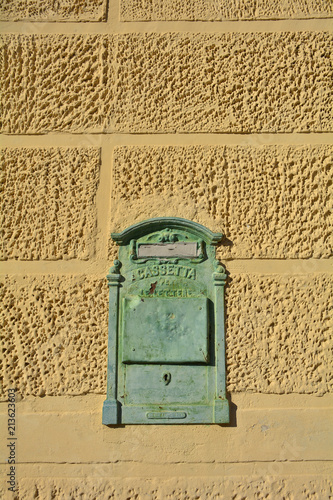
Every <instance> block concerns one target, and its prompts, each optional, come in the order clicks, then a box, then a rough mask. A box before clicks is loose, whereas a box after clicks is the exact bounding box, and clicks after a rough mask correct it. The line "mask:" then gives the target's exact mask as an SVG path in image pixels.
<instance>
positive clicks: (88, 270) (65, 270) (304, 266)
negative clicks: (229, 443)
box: [0, 259, 333, 277]
mask: <svg viewBox="0 0 333 500" xmlns="http://www.w3.org/2000/svg"><path fill="white" fill-rule="evenodd" d="M222 262H224V264H225V266H226V269H227V271H228V272H229V273H230V274H267V275H271V274H279V275H280V274H286V275H312V274H316V273H332V271H333V266H332V260H331V259H286V260H279V259H235V260H230V261H223V259H222ZM111 265H112V262H111V261H110V260H96V261H80V260H63V261H62V260H58V261H18V260H11V261H9V260H8V261H2V262H0V274H2V275H5V274H11V275H19V274H21V275H24V274H59V275H61V274H85V275H96V276H98V277H105V276H106V274H107V272H108V269H109V267H110V266H111Z"/></svg>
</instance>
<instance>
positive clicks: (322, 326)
mask: <svg viewBox="0 0 333 500" xmlns="http://www.w3.org/2000/svg"><path fill="white" fill-rule="evenodd" d="M272 297H273V300H272ZM0 298H1V304H2V311H3V317H2V321H3V324H4V329H3V332H4V333H3V336H4V339H3V345H4V346H5V347H4V352H3V354H4V360H5V361H4V365H5V366H4V370H3V373H4V377H5V379H4V384H3V390H4V391H6V389H7V387H8V386H9V387H13V386H14V387H16V388H17V390H18V392H19V394H21V395H23V396H25V395H29V394H30V395H31V394H32V395H44V394H47V395H61V394H68V395H75V394H85V393H88V392H91V393H101V394H103V393H105V391H106V387H105V381H106V361H107V312H108V292H107V284H106V280H105V279H93V278H89V277H84V276H76V277H75V276H65V275H63V276H52V275H49V276H30V277H29V276H27V277H24V278H19V277H7V278H6V279H4V284H3V286H2V287H1V297H0ZM330 299H331V291H330V279H329V276H326V275H322V274H314V275H310V276H309V277H293V278H287V277H286V278H281V277H277V276H273V275H272V276H260V275H258V276H255V275H252V276H249V275H237V276H234V277H233V279H232V281H231V283H230V286H229V287H228V289H227V303H226V308H227V309H226V310H227V340H226V342H227V377H228V386H227V388H228V391H231V392H242V391H244V392H262V393H272V394H282V393H291V392H295V393H303V394H304V393H305V394H318V395H321V394H324V393H326V392H330V391H331V390H332V387H331V385H332V373H331V372H330V369H329V366H330V359H331V357H330V342H329V318H328V312H327V311H328V307H329V303H330Z"/></svg>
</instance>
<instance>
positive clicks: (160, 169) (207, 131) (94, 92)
mask: <svg viewBox="0 0 333 500" xmlns="http://www.w3.org/2000/svg"><path fill="white" fill-rule="evenodd" d="M331 17H332V5H331V3H330V2H328V1H326V0H306V1H298V0H293V1H290V2H276V1H274V0H265V1H263V0H262V1H248V2H245V1H241V0H240V1H236V0H234V1H232V2H229V3H226V2H222V1H220V0H188V1H186V2H184V1H178V0H165V1H162V0H145V1H143V0H109V2H107V0H84V1H83V0H82V1H79V2H77V1H71V0H67V1H65V0H61V1H59V2H50V1H46V2H45V1H44V2H41V1H25V2H23V1H20V0H14V1H9V0H7V1H4V2H3V3H2V5H1V7H0V19H1V21H2V22H1V23H0V24H1V32H2V36H1V71H0V79H1V88H2V91H3V92H2V93H3V99H2V110H1V123H0V130H1V132H2V139H1V163H2V165H3V168H2V174H1V175H2V177H1V178H2V182H1V186H2V197H1V202H0V203H1V234H2V242H1V251H0V258H1V287H0V295H1V319H2V325H3V329H2V344H3V352H2V357H1V359H0V363H1V378H2V380H1V384H0V397H1V404H0V422H1V436H2V438H1V465H0V467H1V469H2V471H3V473H4V477H5V476H6V474H8V473H9V464H8V463H7V460H8V453H9V452H8V448H7V447H6V444H7V439H6V437H7V435H8V429H7V427H8V426H7V424H8V415H7V398H8V390H10V389H16V437H17V441H16V464H15V467H16V478H15V481H16V489H17V490H18V491H17V492H16V493H11V492H10V491H8V489H7V488H8V484H6V482H4V483H3V484H1V485H0V495H1V497H3V498H9V499H15V500H16V499H19V500H21V499H24V500H28V499H30V498H37V499H43V500H44V499H50V498H55V499H58V498H59V499H68V498H75V499H76V498H83V499H89V500H90V499H91V500H93V499H95V498H98V499H104V498H105V499H107V498H114V499H116V500H118V499H120V500H134V499H138V500H141V499H143V500H150V499H152V500H164V499H168V500H174V499H175V500H192V499H193V500H194V499H200V500H204V499H207V500H208V499H225V500H229V499H230V500H231V499H241V498H242V499H249V500H252V499H255V498H256V499H264V498H266V499H269V500H276V499H278V500H279V499H281V500H282V499H292V498H295V499H297V500H298V499H309V500H310V499H313V498H318V499H320V500H322V499H329V498H330V497H331V496H332V494H333V492H332V483H331V482H330V462H329V461H330V460H331V459H332V449H333V443H332V436H331V434H330V425H331V420H332V417H331V416H332V412H331V408H332V378H333V377H332V369H331V361H332V354H331V347H332V344H331V340H330V329H331V326H332V324H331V318H330V310H331V308H332V287H331V282H332V279H331V271H332V269H331V260H330V257H331V232H332V225H331V220H330V218H329V214H330V211H331V209H332V188H331V185H332V181H331V177H332V170H331V164H332V146H331V143H332V139H331V135H330V132H331V131H332V116H331V109H332V70H331V66H330V47H331V45H332V24H331V19H330V18H331ZM158 216H178V217H185V218H188V219H191V220H194V221H197V222H199V223H201V224H204V225H205V226H207V227H209V228H210V229H212V230H214V231H221V232H223V233H224V234H225V235H226V237H227V239H226V240H225V241H224V243H223V244H221V245H220V246H219V247H218V248H217V255H218V258H219V259H220V260H221V261H222V262H223V263H224V264H225V266H226V268H227V270H228V273H229V280H228V286H227V290H226V292H227V293H226V351H227V390H228V393H229V395H230V400H231V423H230V424H228V425H221V426H218V425H189V426H181V425H180V426H174V425H173V426H165V425H161V426H158V425H149V426H148V425H147V426H145V425H142V426H137V425H126V426H119V427H117V428H108V427H105V426H102V423H101V417H102V403H103V400H104V399H105V394H106V361H107V323H108V318H107V313H108V291H107V284H106V279H105V276H106V274H107V271H108V269H109V267H110V265H111V264H112V261H113V259H114V258H116V256H117V247H116V245H115V244H114V243H113V242H112V241H111V239H110V232H111V231H120V230H122V229H124V228H125V227H127V226H129V225H131V224H133V223H135V222H139V221H142V220H144V219H147V218H150V217H158Z"/></svg>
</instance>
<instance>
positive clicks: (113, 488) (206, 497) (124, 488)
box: [0, 466, 332, 500]
mask: <svg viewBox="0 0 333 500" xmlns="http://www.w3.org/2000/svg"><path fill="white" fill-rule="evenodd" d="M147 467H148V468H149V466H147ZM95 474H96V475H95V476H94V477H86V478H85V479H84V484H82V480H78V479H77V478H56V479H54V478H52V479H51V478H25V479H24V480H22V481H19V489H20V500H28V499H30V498H40V499H42V498H43V499H44V498H45V499H46V498H57V499H59V500H65V499H66V500H67V499H68V498H73V499H74V498H83V499H84V500H94V499H96V498H98V499H100V500H106V499H111V498H113V499H116V500H141V499H144V500H148V499H149V500H192V499H193V500H194V499H196V500H217V499H219V500H229V499H235V500H238V499H239V500H240V499H252V498H256V499H257V500H264V499H265V500H277V499H289V498H290V499H292V498H297V499H302V500H312V499H314V498H318V499H319V498H320V499H328V498H330V494H331V493H332V483H331V482H330V481H329V480H327V479H326V478H321V477H320V476H319V477H318V476H314V477H306V476H297V477H293V478H290V477H285V478H280V477H277V476H274V475H270V476H269V477H258V476H257V477H256V476H251V477H248V476H243V477H242V476H238V477H237V476H236V477H228V478H227V479H225V480H223V479H221V478H220V477H214V476H213V477H211V478H209V479H207V477H198V476H196V477H186V478H182V477H169V478H168V479H165V478H155V479H146V480H142V479H140V478H126V479H118V478H113V479H112V480H110V479H105V478H100V477H98V469H97V470H96V471H95ZM0 491H1V490H0Z"/></svg>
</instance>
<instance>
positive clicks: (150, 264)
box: [103, 217, 229, 425]
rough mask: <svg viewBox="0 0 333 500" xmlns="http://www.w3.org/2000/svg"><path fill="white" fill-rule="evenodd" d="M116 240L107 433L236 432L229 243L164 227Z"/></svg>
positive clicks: (175, 223)
mask: <svg viewBox="0 0 333 500" xmlns="http://www.w3.org/2000/svg"><path fill="white" fill-rule="evenodd" d="M111 236H112V238H113V240H114V241H116V242H117V243H118V244H119V245H120V249H119V260H116V261H115V262H114V266H113V267H112V268H111V269H110V272H109V274H108V276H107V279H108V284H109V339H108V343H109V345H108V367H107V399H106V400H105V402H104V406H103V424H106V425H109V424H113V425H114V424H193V423H226V422H229V404H228V400H227V398H226V380H225V338H224V285H225V282H226V274H225V270H224V268H223V267H222V266H221V265H220V263H219V262H218V261H216V260H215V245H216V244H217V243H218V242H219V241H220V240H221V238H222V234H221V233H212V232H211V231H210V230H209V229H207V228H205V227H204V226H202V225H200V224H197V223H195V222H192V221H189V220H185V219H179V218H169V217H161V218H155V219H150V220H147V221H144V222H141V223H139V224H135V225H133V226H131V227H129V228H127V229H125V230H124V231H122V232H121V233H117V234H112V235H111Z"/></svg>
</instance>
